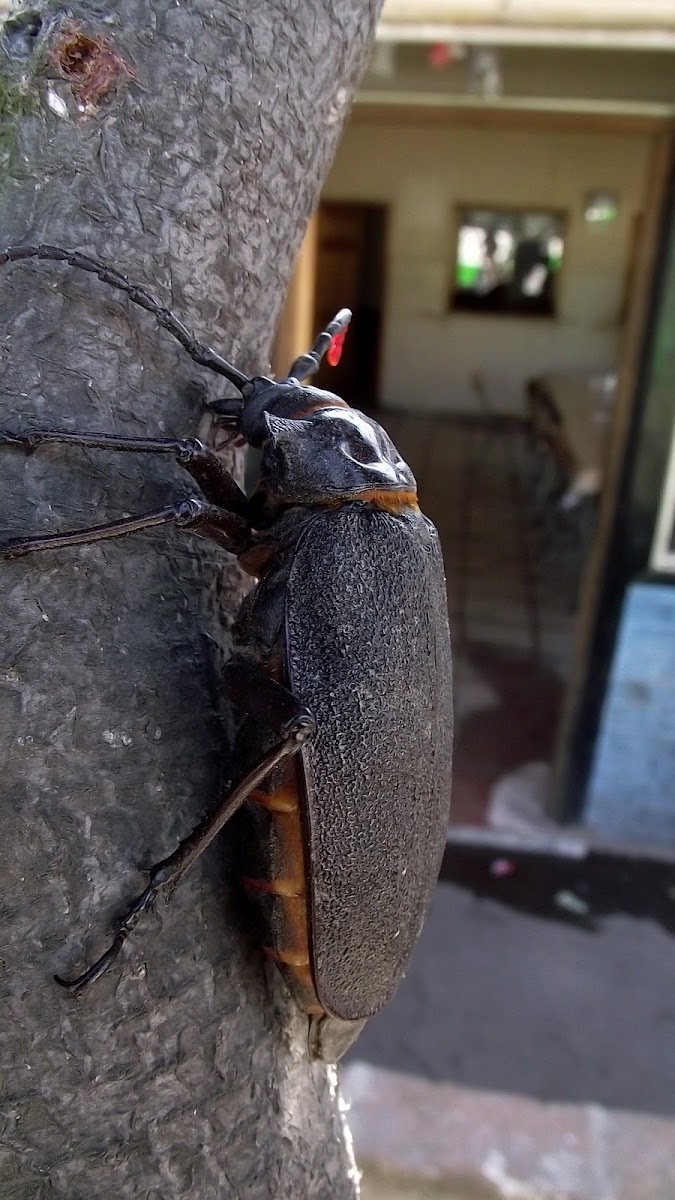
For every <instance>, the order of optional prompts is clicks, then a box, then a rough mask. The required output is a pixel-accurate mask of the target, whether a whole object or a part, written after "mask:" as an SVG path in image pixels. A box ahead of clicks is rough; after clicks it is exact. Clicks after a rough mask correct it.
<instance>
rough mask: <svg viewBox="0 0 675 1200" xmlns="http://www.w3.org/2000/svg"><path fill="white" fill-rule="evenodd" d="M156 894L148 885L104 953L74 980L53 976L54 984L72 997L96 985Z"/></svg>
mask: <svg viewBox="0 0 675 1200" xmlns="http://www.w3.org/2000/svg"><path fill="white" fill-rule="evenodd" d="M158 894H159V893H158V890H157V888H156V887H153V886H152V884H149V885H148V887H146V889H145V891H143V892H141V894H140V896H137V897H136V899H135V900H134V902H133V904H132V905H131V907H130V908H129V910H128V912H127V914H126V916H125V917H124V919H123V921H122V922H121V924H120V926H119V929H118V930H117V933H116V934H115V936H114V938H113V940H112V942H111V944H110V945H109V946H108V949H107V950H106V951H105V953H103V954H102V955H101V957H100V958H97V959H96V962H95V963H92V965H91V966H90V967H88V968H87V970H86V971H84V972H83V973H82V975H78V976H77V978H76V979H63V977H62V976H61V975H55V976H54V979H55V980H56V982H57V983H58V984H60V986H61V987H62V988H65V989H66V991H68V992H70V994H71V995H72V996H81V995H82V993H83V992H84V991H86V990H87V988H89V987H91V985H92V983H96V980H97V979H100V978H101V976H102V975H104V974H105V972H106V971H107V970H108V967H110V966H112V964H113V963H114V962H115V959H116V958H117V956H118V955H119V952H120V950H121V949H122V946H123V945H124V943H125V942H126V940H127V938H128V937H129V934H130V933H133V931H134V929H135V928H136V926H137V925H138V922H139V920H140V919H141V917H142V916H143V913H144V912H147V911H148V909H149V908H152V905H153V904H154V902H155V900H156V899H157V896H158Z"/></svg>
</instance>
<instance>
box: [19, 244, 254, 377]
mask: <svg viewBox="0 0 675 1200" xmlns="http://www.w3.org/2000/svg"><path fill="white" fill-rule="evenodd" d="M27 258H40V259H48V260H49V261H50V262H66V263H68V264H69V266H71V267H75V268H76V269H77V270H80V271H89V272H90V273H91V274H92V275H97V276H98V278H99V279H100V280H101V281H102V282H103V283H107V284H109V285H110V287H113V288H117V289H118V290H119V291H120V292H124V293H125V294H126V295H127V296H128V297H129V299H130V300H131V302H132V303H133V304H138V305H139V306H140V308H144V309H146V311H147V312H149V313H152V315H153V317H154V318H155V320H156V321H157V322H158V324H159V325H161V326H162V328H163V329H166V331H167V333H170V334H171V336H172V337H174V338H175V339H176V341H177V342H180V344H181V346H182V347H183V349H184V350H186V351H187V353H188V354H189V355H190V358H191V359H192V360H193V362H196V363H197V364H198V365H199V366H200V367H208V368H209V370H211V371H216V372H217V373H218V375H224V376H225V378H226V379H229V381H230V383H233V384H234V386H235V387H236V388H238V389H239V391H243V390H244V388H245V387H246V386H247V385H249V384H250V382H251V381H250V379H249V378H248V376H247V375H243V374H242V372H241V371H238V370H237V368H236V367H233V366H232V364H231V363H229V362H227V360H226V359H224V358H221V356H220V354H216V351H215V350H212V349H211V347H210V346H205V345H203V343H202V342H198V341H197V339H196V338H194V337H193V336H192V334H191V333H190V331H189V329H187V328H186V327H185V325H184V324H183V322H182V321H179V319H178V317H177V316H176V315H175V313H172V312H171V309H169V308H166V307H165V306H164V305H163V304H161V303H160V301H159V300H157V299H156V297H155V296H153V295H151V293H150V292H148V291H146V289H145V288H144V287H141V286H140V285H139V284H137V283H130V282H129V280H128V278H127V276H126V275H123V274H122V273H121V271H116V270H115V269H114V268H113V267H109V266H107V265H106V264H105V263H102V262H99V261H98V260H97V259H95V258H88V257H87V255H86V254H81V253H80V252H79V250H63V249H61V247H59V246H47V245H44V244H42V245H40V246H9V247H8V248H7V249H6V250H1V251H0V266H4V264H5V263H8V262H9V263H12V262H21V261H23V260H24V259H27Z"/></svg>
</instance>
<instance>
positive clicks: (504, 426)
mask: <svg viewBox="0 0 675 1200" xmlns="http://www.w3.org/2000/svg"><path fill="white" fill-rule="evenodd" d="M377 419H378V420H379V421H381V423H382V424H383V425H384V426H385V427H386V428H387V430H388V431H389V433H390V435H391V437H392V438H393V440H394V442H395V443H396V445H397V447H398V448H399V450H400V451H401V453H402V455H403V457H404V458H405V459H406V461H407V462H408V463H409V464H410V466H411V468H412V470H413V472H414V473H415V476H416V478H417V481H418V487H419V494H420V498H421V504H422V508H423V510H424V511H425V512H426V513H427V515H428V516H429V517H431V519H432V520H433V521H434V523H435V525H436V527H437V528H438V531H439V533H440V536H441V541H442V544H443V554H444V559H445V565H446V575H447V580H448V608H449V611H450V622H451V628H452V632H453V636H454V645H455V670H456V691H455V701H456V722H457V724H456V741H455V767H454V772H453V775H454V780H453V808H452V821H453V824H458V825H482V824H484V823H485V822H486V817H487V813H488V807H489V805H490V802H491V797H492V796H493V794H494V786H495V784H496V783H497V782H498V781H499V780H500V779H503V778H504V777H505V776H508V775H510V773H512V772H513V771H516V770H517V769H518V768H521V767H524V766H526V764H540V765H542V766H543V764H545V763H548V762H550V759H551V756H552V750H553V745H554V739H555V732H556V725H557V720H558V716H559V712H560V706H561V701H562V694H563V683H564V679H565V674H566V670H567V664H568V661H569V654H570V645H571V636H572V625H573V617H574V607H575V594H576V589H577V584H578V574H579V562H580V559H579V554H580V543H579V537H578V533H577V530H576V528H575V526H574V524H573V523H572V522H570V523H569V527H567V526H566V525H565V523H564V520H563V519H562V518H561V519H560V520H557V519H553V520H552V519H551V514H550V511H549V510H545V509H544V507H543V506H542V505H541V503H540V502H539V501H538V500H537V491H538V490H539V491H540V492H541V479H540V478H538V473H539V472H540V465H539V463H538V461H537V459H536V456H535V454H534V451H533V448H532V446H531V445H530V443H529V440H528V437H527V431H526V428H525V426H524V425H523V423H522V422H520V421H518V420H515V419H508V418H502V419H499V418H493V419H489V418H487V419H479V418H467V417H446V416H443V417H432V416H427V417H425V416H419V417H416V416H408V415H406V414H399V413H391V412H386V413H383V412H380V413H378V414H377Z"/></svg>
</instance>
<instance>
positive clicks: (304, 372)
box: [283, 308, 352, 383]
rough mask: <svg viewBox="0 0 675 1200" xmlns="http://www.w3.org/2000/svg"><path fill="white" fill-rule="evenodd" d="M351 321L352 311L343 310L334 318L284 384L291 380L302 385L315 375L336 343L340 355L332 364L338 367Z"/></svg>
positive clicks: (296, 362)
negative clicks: (340, 352) (340, 351)
mask: <svg viewBox="0 0 675 1200" xmlns="http://www.w3.org/2000/svg"><path fill="white" fill-rule="evenodd" d="M351 319H352V314H351V309H349V308H341V309H340V311H339V313H337V315H336V316H334V317H333V320H332V321H331V322H330V323H329V324H328V325H327V326H326V328H325V329H324V330H323V331H322V332H321V333H320V334H319V336H318V338H317V339H316V341H315V343H314V345H313V346H312V349H311V350H308V351H307V353H306V354H301V355H300V357H299V358H296V360H295V362H294V363H293V365H292V367H291V369H290V371H289V372H288V375H287V377H286V379H285V380H284V381H283V382H284V383H288V382H289V381H290V380H292V379H294V380H296V381H298V382H300V383H301V382H302V380H303V379H306V378H307V376H308V375H314V374H315V372H316V371H318V369H319V367H320V366H321V360H322V358H323V356H324V354H325V353H326V351H327V350H330V348H331V346H332V345H333V343H334V342H335V344H336V349H337V350H338V354H337V356H336V358H335V361H334V362H332V363H331V366H336V365H337V362H338V360H339V357H340V355H339V350H341V349H342V342H343V341H344V337H345V334H346V332H347V326H348V325H349V322H350V321H351ZM329 361H330V356H329Z"/></svg>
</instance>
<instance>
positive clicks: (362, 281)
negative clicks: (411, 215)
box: [312, 202, 387, 408]
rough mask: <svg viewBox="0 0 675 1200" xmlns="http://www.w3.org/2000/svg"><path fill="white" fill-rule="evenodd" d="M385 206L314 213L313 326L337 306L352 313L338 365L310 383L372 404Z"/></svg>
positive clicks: (329, 207) (330, 207) (343, 206)
mask: <svg viewBox="0 0 675 1200" xmlns="http://www.w3.org/2000/svg"><path fill="white" fill-rule="evenodd" d="M386 227H387V209H386V206H385V205H383V204H356V203H336V202H330V203H323V204H321V206H320V208H319V214H318V235H317V256H316V291H315V302H314V303H315V322H314V324H315V327H316V328H317V329H323V328H325V326H326V325H327V324H328V322H329V321H330V320H331V318H332V317H333V316H334V315H335V313H336V312H337V311H338V309H340V308H351V310H352V313H353V317H352V323H351V326H350V330H349V336H348V337H347V339H346V341H345V346H344V350H343V353H342V358H341V360H340V363H339V364H338V366H337V367H336V368H331V367H329V366H327V365H326V364H325V363H324V365H323V366H322V367H321V370H320V371H319V373H318V375H317V377H316V379H315V380H313V381H312V382H313V383H314V382H315V383H316V386H317V387H324V388H327V389H329V390H330V391H332V392H337V393H338V395H340V396H344V398H345V400H347V401H348V402H349V403H350V404H355V405H356V406H361V407H363V406H365V407H367V408H373V407H375V406H376V405H377V403H378V397H379V364H380V339H381V336H382V327H383V308H384V264H385V245H386Z"/></svg>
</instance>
